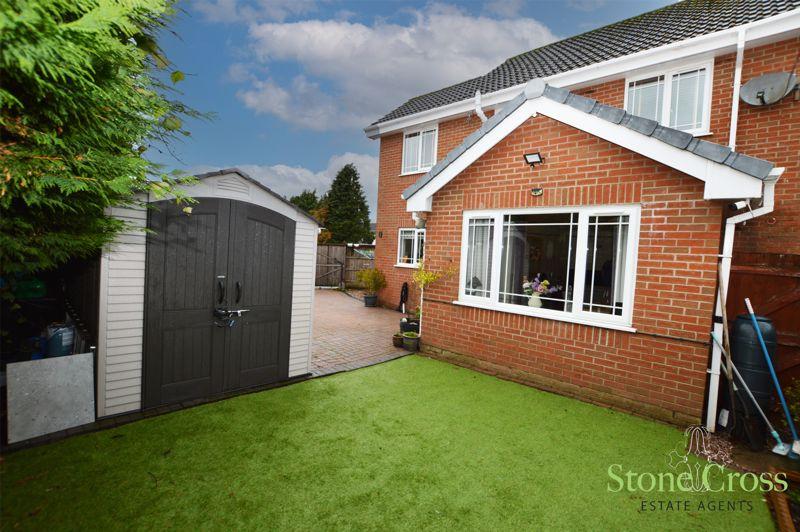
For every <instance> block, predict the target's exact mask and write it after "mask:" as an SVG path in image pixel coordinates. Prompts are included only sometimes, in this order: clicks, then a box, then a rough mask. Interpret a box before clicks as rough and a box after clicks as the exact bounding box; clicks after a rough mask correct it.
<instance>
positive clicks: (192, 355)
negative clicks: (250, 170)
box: [144, 198, 295, 407]
mask: <svg viewBox="0 0 800 532" xmlns="http://www.w3.org/2000/svg"><path fill="white" fill-rule="evenodd" d="M148 225H149V227H150V229H151V230H152V231H153V232H152V233H151V234H150V235H148V240H147V271H146V287H147V288H146V316H145V353H144V374H145V382H144V405H145V407H153V406H157V405H162V404H169V403H175V402H179V401H185V400H190V399H198V398H203V397H208V396H211V395H214V394H218V393H221V392H226V391H230V390H236V389H240V388H246V387H249V386H255V385H259V384H269V383H271V382H276V381H279V380H282V379H286V378H287V377H288V369H289V333H290V320H291V297H292V270H293V266H294V234H295V222H294V221H293V220H290V219H289V218H286V217H285V216H283V215H281V214H278V213H276V212H273V211H270V210H267V209H265V208H263V207H259V206H257V205H252V204H249V203H243V202H238V201H233V200H226V199H207V198H201V199H199V200H198V203H197V204H195V205H194V206H193V209H192V213H191V214H190V215H187V214H185V213H183V212H182V210H181V208H180V207H178V206H176V205H175V204H173V203H171V202H160V203H158V204H156V209H155V210H152V211H151V212H150V216H149V223H148ZM215 308H218V309H224V310H232V309H233V310H235V309H245V310H248V312H246V313H244V314H243V315H242V317H241V318H236V319H235V321H234V322H233V324H232V325H231V326H225V324H226V320H220V319H219V318H218V317H216V318H215V315H214V310H215Z"/></svg>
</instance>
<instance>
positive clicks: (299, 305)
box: [97, 174, 317, 417]
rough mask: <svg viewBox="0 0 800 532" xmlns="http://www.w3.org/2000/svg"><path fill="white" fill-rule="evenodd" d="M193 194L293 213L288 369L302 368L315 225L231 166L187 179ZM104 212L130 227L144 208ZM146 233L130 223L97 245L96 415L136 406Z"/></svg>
mask: <svg viewBox="0 0 800 532" xmlns="http://www.w3.org/2000/svg"><path fill="white" fill-rule="evenodd" d="M186 191H187V193H189V194H190V195H191V196H193V197H196V198H203V197H214V198H228V199H234V200H239V201H246V202H249V203H254V204H257V205H261V206H263V207H266V208H267V209H270V210H272V211H275V212H278V213H280V214H283V215H284V216H288V217H289V218H291V219H293V220H295V221H296V224H297V225H296V236H295V257H294V284H293V291H292V322H291V333H290V343H289V376H290V377H294V376H297V375H302V374H305V373H308V371H309V366H310V362H311V327H312V322H313V308H314V275H315V271H316V257H317V225H316V224H315V223H314V222H313V221H311V220H310V219H308V218H307V217H306V216H303V215H302V214H299V213H298V212H297V211H296V210H295V209H294V208H293V207H292V206H290V205H287V204H286V203H284V202H283V201H281V200H280V199H278V198H276V197H274V196H273V195H271V194H270V193H268V192H266V191H265V190H263V189H261V188H259V187H257V186H256V185H254V184H253V183H251V182H249V181H247V180H245V179H242V178H241V177H240V176H238V175H236V174H225V175H221V176H213V177H208V178H205V179H203V180H201V181H200V182H199V183H197V184H195V185H193V186H191V187H188V188H187V190H186ZM111 214H112V215H113V216H116V217H118V218H121V219H123V220H125V221H128V222H130V223H131V224H133V225H135V226H136V227H140V228H142V229H144V228H145V227H146V225H147V211H146V210H145V209H144V208H129V207H128V208H114V209H111ZM145 259H146V235H145V233H144V232H143V231H142V230H138V229H135V228H132V229H130V230H128V231H125V232H123V233H122V234H120V235H118V237H117V238H116V240H115V241H114V243H112V244H111V245H109V246H108V247H107V249H106V250H105V251H104V253H103V255H102V258H101V265H100V309H99V311H100V317H99V318H100V319H99V338H98V346H97V348H98V365H97V415H98V417H103V416H110V415H114V414H121V413H123V412H130V411H133V410H138V409H140V408H141V406H142V404H141V397H142V394H141V391H142V359H143V327H144V291H145Z"/></svg>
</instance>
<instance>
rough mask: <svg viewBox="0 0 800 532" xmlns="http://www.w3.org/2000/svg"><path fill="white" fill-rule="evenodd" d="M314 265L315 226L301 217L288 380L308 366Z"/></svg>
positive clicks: (305, 371) (304, 370) (296, 258)
mask: <svg viewBox="0 0 800 532" xmlns="http://www.w3.org/2000/svg"><path fill="white" fill-rule="evenodd" d="M316 262H317V224H315V223H314V222H312V221H311V220H308V219H306V218H305V217H302V216H301V217H299V218H298V219H297V225H296V226H295V250H294V281H293V283H294V285H293V290H292V325H291V340H290V342H289V376H290V377H295V376H297V375H302V374H304V373H308V371H309V366H310V364H311V325H312V322H313V315H314V275H315V274H316V268H317V264H316Z"/></svg>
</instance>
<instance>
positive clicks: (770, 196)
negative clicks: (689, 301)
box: [706, 168, 784, 432]
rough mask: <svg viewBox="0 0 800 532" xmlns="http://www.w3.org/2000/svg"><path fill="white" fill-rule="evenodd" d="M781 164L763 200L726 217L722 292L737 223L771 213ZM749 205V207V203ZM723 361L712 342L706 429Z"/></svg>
mask: <svg viewBox="0 0 800 532" xmlns="http://www.w3.org/2000/svg"><path fill="white" fill-rule="evenodd" d="M783 171H784V169H783V168H773V169H772V172H770V174H769V176H768V177H767V179H766V180H765V181H764V194H763V196H762V198H763V203H762V205H761V207H759V208H757V209H755V210H748V211H747V212H744V213H742V214H736V215H734V216H731V217H730V218H728V219H727V220H726V221H725V232H724V233H723V237H722V238H723V240H722V254H721V255H720V270H721V273H720V277H721V279H720V282H721V283H722V288H723V290H722V293H724V294H726V296H727V294H728V281H729V279H730V274H731V259H732V255H733V238H734V235H735V232H736V224H738V223H740V222H746V221H748V220H752V219H753V218H757V217H759V216H763V215H764V214H769V213H771V212H772V211H773V210H774V208H775V184H776V183H777V181H778V178H780V176H781V175H782V174H783ZM748 209H749V207H748ZM719 294H720V292H719V291H718V292H717V302H716V306H715V309H714V334H716V335H717V338H722V306H723V305H724V304H725V303H726V302H725V301H722V298H721V297H719ZM721 364H722V351H721V350H720V348H719V344H717V343H716V342H713V346H712V349H711V368H710V369H709V370H708V373H709V374H710V375H711V377H710V379H709V383H708V408H707V410H706V428H707V429H708V431H709V432H714V431H715V430H716V428H717V396H718V395H719V374H720V373H719V372H720V367H721Z"/></svg>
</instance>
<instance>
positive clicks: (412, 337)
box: [403, 331, 419, 353]
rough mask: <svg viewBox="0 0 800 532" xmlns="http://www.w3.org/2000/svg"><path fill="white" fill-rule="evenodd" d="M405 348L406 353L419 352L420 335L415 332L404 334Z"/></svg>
mask: <svg viewBox="0 0 800 532" xmlns="http://www.w3.org/2000/svg"><path fill="white" fill-rule="evenodd" d="M403 347H404V348H405V350H406V351H411V352H412V353H416V352H417V351H419V334H418V333H415V332H414V331H408V332H404V333H403Z"/></svg>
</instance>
